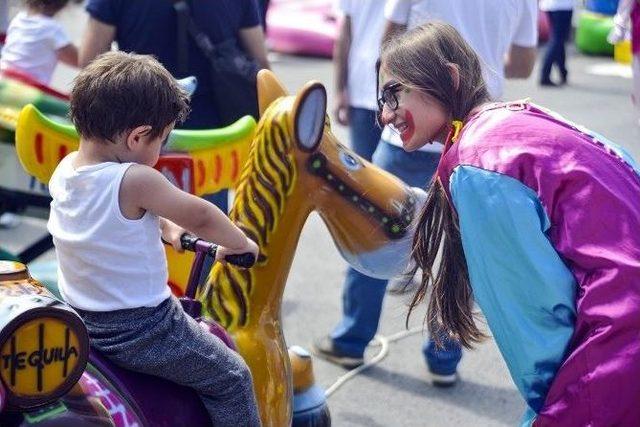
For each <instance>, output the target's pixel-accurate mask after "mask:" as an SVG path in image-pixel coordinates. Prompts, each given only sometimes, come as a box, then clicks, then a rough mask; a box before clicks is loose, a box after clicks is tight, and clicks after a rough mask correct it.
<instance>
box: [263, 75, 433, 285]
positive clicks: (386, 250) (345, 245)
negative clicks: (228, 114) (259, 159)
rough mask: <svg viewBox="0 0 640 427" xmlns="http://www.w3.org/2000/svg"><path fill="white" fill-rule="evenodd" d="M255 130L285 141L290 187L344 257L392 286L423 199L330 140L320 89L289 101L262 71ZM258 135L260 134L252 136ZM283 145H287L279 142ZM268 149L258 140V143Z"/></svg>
mask: <svg viewBox="0 0 640 427" xmlns="http://www.w3.org/2000/svg"><path fill="white" fill-rule="evenodd" d="M258 87H259V94H260V109H261V112H262V119H261V127H262V128H263V131H264V132H266V134H267V135H274V134H276V135H277V134H280V135H283V136H284V135H288V136H289V139H290V140H289V142H288V149H287V150H286V151H283V152H282V154H285V153H286V155H287V156H288V157H289V158H290V159H291V164H292V166H294V168H295V170H296V174H297V177H296V178H297V179H296V180H295V181H296V182H294V183H293V184H292V185H297V186H299V187H300V188H299V189H298V190H297V191H295V197H298V198H300V199H303V200H304V202H302V203H300V204H301V207H302V208H303V209H305V210H307V209H309V210H317V211H318V213H319V214H320V215H321V216H322V218H323V219H324V221H325V223H326V224H327V226H328V228H329V231H330V232H331V235H332V236H333V239H334V241H335V243H336V245H337V247H338V249H339V250H340V252H341V254H342V255H343V257H344V258H345V259H346V261H347V262H349V264H351V265H352V266H353V267H354V268H355V269H357V270H359V271H361V272H362V273H365V274H368V275H370V276H374V277H379V278H390V277H392V276H394V275H396V274H398V273H400V272H402V271H403V269H404V268H405V267H406V265H407V263H408V258H409V254H410V244H411V236H412V234H413V233H412V232H411V225H412V223H413V219H414V216H415V215H416V213H417V210H418V209H419V205H420V204H421V202H422V201H423V200H424V197H425V196H424V192H423V191H422V190H420V189H412V188H410V187H408V186H406V185H405V184H404V183H403V182H402V181H400V180H399V179H398V178H396V177H395V176H393V175H391V174H389V173H387V172H385V171H383V170H381V169H380V168H378V167H376V166H374V165H372V164H371V163H369V162H367V161H366V160H364V159H362V158H360V157H359V156H357V155H356V154H355V153H354V152H353V151H352V150H351V149H349V148H347V147H346V146H345V145H343V144H342V143H340V141H338V140H337V139H336V137H335V136H334V135H333V133H332V132H331V125H330V121H329V118H328V116H327V114H326V106H327V96H326V91H325V88H324V86H322V84H320V83H318V82H309V83H307V84H306V85H305V86H304V87H303V88H302V90H301V91H300V92H299V93H298V95H296V96H295V97H289V96H286V95H287V93H286V91H285V90H284V88H283V87H282V85H281V84H280V83H279V82H278V80H277V79H276V77H275V76H274V75H273V74H272V73H270V72H268V71H264V72H262V73H261V74H260V76H259V79H258ZM258 133H260V130H258ZM283 139H285V138H283ZM261 142H262V143H264V142H267V139H265V140H257V141H256V143H257V144H260V143H261Z"/></svg>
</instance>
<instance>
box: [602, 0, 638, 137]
mask: <svg viewBox="0 0 640 427" xmlns="http://www.w3.org/2000/svg"><path fill="white" fill-rule="evenodd" d="M613 23H614V27H613V29H612V30H611V33H609V37H608V38H607V40H609V43H611V44H617V43H620V42H621V41H623V40H624V39H625V38H627V36H628V34H629V31H631V52H632V53H633V62H632V64H631V67H632V70H633V91H632V92H631V101H632V102H633V105H635V107H636V110H637V111H638V116H639V117H638V124H639V125H640V0H620V3H619V4H618V12H617V13H616V16H615V17H614V18H613Z"/></svg>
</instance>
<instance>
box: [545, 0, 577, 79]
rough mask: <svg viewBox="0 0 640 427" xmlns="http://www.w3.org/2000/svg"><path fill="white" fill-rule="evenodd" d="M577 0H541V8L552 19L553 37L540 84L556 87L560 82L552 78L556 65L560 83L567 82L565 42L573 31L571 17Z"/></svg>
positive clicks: (548, 48)
mask: <svg viewBox="0 0 640 427" xmlns="http://www.w3.org/2000/svg"><path fill="white" fill-rule="evenodd" d="M574 7H575V0H541V1H540V10H542V11H544V12H547V14H548V15H549V21H551V39H550V40H549V43H548V44H547V51H546V53H545V55H544V61H543V63H542V68H541V69H540V85H541V86H550V87H556V86H558V84H556V83H554V81H553V80H552V79H551V69H552V68H553V66H554V65H556V66H557V67H558V71H559V73H560V85H565V84H566V83H567V74H568V72H567V65H566V57H567V54H566V50H565V43H566V42H567V40H568V39H569V34H570V33H571V18H572V16H573V8H574Z"/></svg>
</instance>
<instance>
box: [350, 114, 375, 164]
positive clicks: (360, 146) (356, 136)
mask: <svg viewBox="0 0 640 427" xmlns="http://www.w3.org/2000/svg"><path fill="white" fill-rule="evenodd" d="M381 133H382V129H380V128H379V127H378V125H377V124H376V111H375V110H367V109H366V108H356V107H350V108H349V136H350V137H351V148H353V151H355V152H356V154H357V155H358V156H360V157H362V158H363V159H366V160H368V161H371V156H372V155H373V152H374V151H376V147H377V146H378V141H380V134H381Z"/></svg>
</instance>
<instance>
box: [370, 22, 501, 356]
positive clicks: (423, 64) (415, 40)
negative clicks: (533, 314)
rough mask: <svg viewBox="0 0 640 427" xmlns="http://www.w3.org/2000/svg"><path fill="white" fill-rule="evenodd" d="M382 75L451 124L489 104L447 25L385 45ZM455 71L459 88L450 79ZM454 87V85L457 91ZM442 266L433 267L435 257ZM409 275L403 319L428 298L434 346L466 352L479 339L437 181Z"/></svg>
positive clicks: (456, 232) (458, 242) (450, 215)
mask: <svg viewBox="0 0 640 427" xmlns="http://www.w3.org/2000/svg"><path fill="white" fill-rule="evenodd" d="M381 64H382V70H383V71H384V72H386V73H389V74H390V75H392V76H394V78H396V79H397V80H398V81H399V82H400V83H402V84H403V85H404V86H407V87H409V88H411V89H414V90H418V91H420V92H422V93H425V94H428V95H430V96H432V97H434V98H435V99H436V100H438V101H439V102H440V103H441V104H442V105H443V106H444V107H445V109H446V110H447V111H448V112H449V114H450V119H451V120H460V121H464V119H465V118H467V116H468V115H469V114H470V113H471V111H472V110H473V109H474V108H475V107H477V106H479V105H481V104H483V103H485V102H487V101H489V99H490V97H489V93H488V91H487V87H486V84H485V82H484V79H483V77H482V68H481V66H480V60H479V59H478V56H477V55H476V53H475V52H474V51H473V49H472V48H471V47H470V46H469V45H468V44H467V43H466V42H465V41H464V40H463V39H462V37H461V36H460V34H459V33H458V32H457V31H456V30H455V28H453V27H452V26H451V25H448V24H445V23H443V22H438V21H433V22H429V23H427V24H424V25H422V26H420V27H417V28H415V29H413V30H411V31H409V32H407V33H405V34H404V35H402V36H400V37H398V38H395V39H392V40H391V41H390V42H389V43H387V44H385V46H384V47H383V50H382V55H381ZM452 67H455V68H457V70H458V74H459V82H456V81H455V80H454V78H453V76H452V72H451V70H452ZM456 83H457V85H456ZM439 253H441V261H440V264H439V265H436V261H437V258H438V254H439ZM412 257H413V259H414V260H415V262H416V265H415V268H414V273H415V271H417V269H418V268H420V269H422V282H421V284H420V286H419V288H418V290H417V291H416V294H415V295H414V297H413V299H412V301H411V303H410V306H409V312H408V313H407V319H406V322H407V324H408V322H409V316H410V315H411V312H412V311H413V309H415V308H416V307H417V306H418V305H419V304H420V303H421V302H422V301H423V300H424V299H425V297H426V296H427V294H428V293H427V289H428V287H429V284H430V283H431V285H432V289H431V292H430V296H429V303H428V310H427V317H426V319H425V321H426V323H427V325H428V327H429V331H430V332H431V334H432V337H433V338H434V339H435V340H436V342H440V340H441V339H442V338H443V337H446V336H450V337H452V338H455V339H457V340H459V341H460V343H461V344H462V345H464V346H465V347H471V346H472V345H473V343H476V342H479V341H481V340H482V339H483V338H484V334H483V333H482V332H481V331H480V330H479V329H478V327H477V326H476V323H475V320H474V312H473V292H472V290H471V285H470V282H469V272H468V270H467V263H466V259H465V256H464V251H463V247H462V239H461V236H460V228H459V226H458V220H457V216H456V214H455V211H454V209H453V207H452V206H451V205H450V204H449V201H448V199H447V194H446V192H445V189H444V188H443V186H442V183H441V182H440V180H439V179H433V180H432V182H431V185H430V187H429V190H428V196H427V201H426V203H425V206H424V208H423V210H422V213H421V215H420V218H419V221H418V225H417V231H416V234H415V236H414V239H413V251H412Z"/></svg>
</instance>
